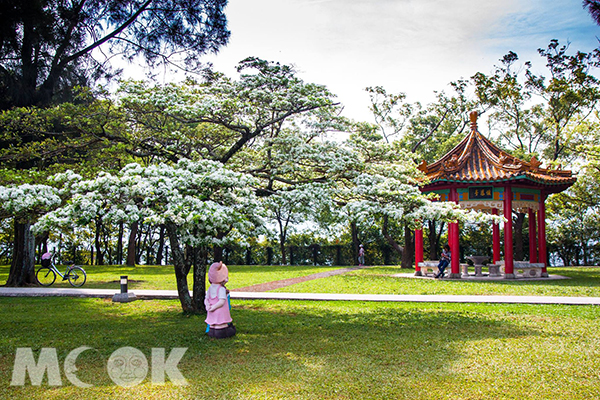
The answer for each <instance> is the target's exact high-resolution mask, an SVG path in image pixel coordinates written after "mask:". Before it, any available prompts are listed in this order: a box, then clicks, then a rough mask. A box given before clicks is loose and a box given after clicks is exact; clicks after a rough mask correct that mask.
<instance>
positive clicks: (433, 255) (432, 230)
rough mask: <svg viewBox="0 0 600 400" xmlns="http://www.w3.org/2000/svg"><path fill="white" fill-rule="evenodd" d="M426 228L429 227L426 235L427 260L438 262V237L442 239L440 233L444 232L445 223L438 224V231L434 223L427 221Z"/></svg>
mask: <svg viewBox="0 0 600 400" xmlns="http://www.w3.org/2000/svg"><path fill="white" fill-rule="evenodd" d="M427 224H428V226H429V233H428V237H429V259H430V260H439V257H440V253H439V247H440V245H439V243H440V237H442V232H443V231H444V227H445V225H446V223H445V222H442V223H441V224H440V230H439V231H438V230H437V229H436V225H437V224H436V221H428V222H427Z"/></svg>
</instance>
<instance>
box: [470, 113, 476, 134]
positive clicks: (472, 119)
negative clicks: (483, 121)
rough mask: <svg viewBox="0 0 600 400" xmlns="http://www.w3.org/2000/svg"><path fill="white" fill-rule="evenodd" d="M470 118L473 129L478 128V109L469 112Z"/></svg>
mask: <svg viewBox="0 0 600 400" xmlns="http://www.w3.org/2000/svg"><path fill="white" fill-rule="evenodd" d="M469 118H470V119H471V130H474V131H476V130H477V111H471V112H470V113H469Z"/></svg>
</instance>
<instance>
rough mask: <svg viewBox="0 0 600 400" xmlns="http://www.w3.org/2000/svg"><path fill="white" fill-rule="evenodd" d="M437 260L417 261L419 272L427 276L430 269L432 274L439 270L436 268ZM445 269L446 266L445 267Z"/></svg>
mask: <svg viewBox="0 0 600 400" xmlns="http://www.w3.org/2000/svg"><path fill="white" fill-rule="evenodd" d="M439 263H440V262H439V261H435V260H433V261H421V262H420V263H419V268H420V269H421V273H422V274H423V276H427V274H428V273H429V271H431V274H432V275H436V274H437V273H438V272H440V270H439V269H438V264H439ZM446 269H447V268H446Z"/></svg>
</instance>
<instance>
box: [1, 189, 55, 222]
mask: <svg viewBox="0 0 600 400" xmlns="http://www.w3.org/2000/svg"><path fill="white" fill-rule="evenodd" d="M61 202H62V200H61V198H60V196H59V193H58V190H56V189H55V188H53V187H51V186H47V185H30V184H23V185H20V186H15V187H7V186H0V213H1V214H2V215H4V216H15V217H18V218H23V219H29V220H32V219H35V217H36V216H37V215H40V214H42V213H44V212H47V211H49V210H52V209H53V208H56V207H58V206H59V205H60V204H61Z"/></svg>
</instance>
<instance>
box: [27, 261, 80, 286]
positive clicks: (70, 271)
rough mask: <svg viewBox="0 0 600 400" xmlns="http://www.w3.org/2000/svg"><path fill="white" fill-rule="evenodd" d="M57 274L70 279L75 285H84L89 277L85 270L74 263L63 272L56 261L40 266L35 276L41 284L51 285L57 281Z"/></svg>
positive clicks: (72, 284) (64, 279)
mask: <svg viewBox="0 0 600 400" xmlns="http://www.w3.org/2000/svg"><path fill="white" fill-rule="evenodd" d="M57 274H58V275H60V277H61V278H63V281H66V280H68V281H69V283H70V284H71V286H73V287H81V286H83V284H84V283H85V281H86V279H87V274H86V273H85V270H84V269H83V268H81V267H79V266H77V265H74V264H73V265H71V266H70V267H67V270H66V271H65V273H64V274H61V273H60V271H59V270H58V268H56V265H54V263H51V264H50V265H49V266H47V267H40V269H38V270H37V272H36V274H35V277H36V279H37V281H38V283H39V284H40V285H42V286H50V285H52V284H53V283H54V281H56V275H57Z"/></svg>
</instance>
